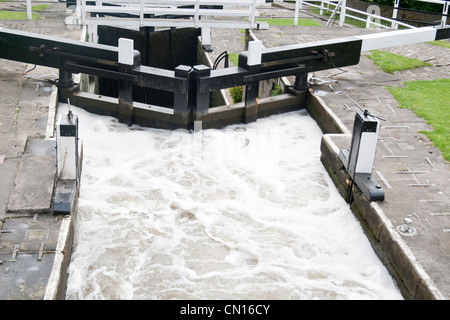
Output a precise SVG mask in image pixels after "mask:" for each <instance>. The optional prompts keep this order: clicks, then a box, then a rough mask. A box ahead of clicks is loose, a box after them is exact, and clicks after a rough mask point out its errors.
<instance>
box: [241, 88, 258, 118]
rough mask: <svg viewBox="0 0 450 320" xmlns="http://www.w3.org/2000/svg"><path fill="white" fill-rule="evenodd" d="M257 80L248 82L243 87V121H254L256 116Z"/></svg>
mask: <svg viewBox="0 0 450 320" xmlns="http://www.w3.org/2000/svg"><path fill="white" fill-rule="evenodd" d="M258 94H259V81H254V82H250V83H249V84H247V85H246V87H245V109H244V110H245V111H244V123H250V122H255V121H256V120H257V118H258Z"/></svg>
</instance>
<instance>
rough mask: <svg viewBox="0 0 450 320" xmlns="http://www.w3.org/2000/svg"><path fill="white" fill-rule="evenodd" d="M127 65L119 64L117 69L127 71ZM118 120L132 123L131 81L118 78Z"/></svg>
mask: <svg viewBox="0 0 450 320" xmlns="http://www.w3.org/2000/svg"><path fill="white" fill-rule="evenodd" d="M128 69H129V66H125V65H123V64H119V71H120V72H125V73H127V71H128ZM118 98H119V110H118V118H119V122H121V123H126V124H128V125H131V124H132V118H133V83H132V82H131V81H128V80H119V97H118Z"/></svg>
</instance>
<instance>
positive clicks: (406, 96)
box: [387, 79, 450, 161]
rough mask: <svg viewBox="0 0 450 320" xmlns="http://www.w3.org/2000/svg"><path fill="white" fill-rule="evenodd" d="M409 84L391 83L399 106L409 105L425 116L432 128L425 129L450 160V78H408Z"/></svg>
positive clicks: (406, 106) (407, 106)
mask: <svg viewBox="0 0 450 320" xmlns="http://www.w3.org/2000/svg"><path fill="white" fill-rule="evenodd" d="M405 85H406V88H398V87H388V88H387V89H388V90H389V91H390V92H391V94H392V95H393V96H394V97H395V99H396V100H397V102H398V103H399V107H400V108H407V109H411V110H412V111H414V113H415V114H417V115H418V116H420V117H422V118H423V119H425V120H426V121H427V122H428V123H429V124H430V125H431V126H432V127H433V128H434V130H433V131H424V132H423V133H424V134H426V135H427V137H429V138H430V140H431V141H432V142H433V144H434V145H435V146H436V147H437V148H439V150H440V151H441V152H442V154H443V156H444V158H445V160H447V161H450V130H449V128H450V103H449V101H450V79H441V80H433V81H408V82H405Z"/></svg>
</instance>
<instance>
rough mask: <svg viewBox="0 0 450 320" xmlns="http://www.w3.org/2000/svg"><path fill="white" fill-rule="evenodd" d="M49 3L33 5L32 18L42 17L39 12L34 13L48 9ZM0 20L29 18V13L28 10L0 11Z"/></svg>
mask: <svg viewBox="0 0 450 320" xmlns="http://www.w3.org/2000/svg"><path fill="white" fill-rule="evenodd" d="M48 7H49V6H48V5H47V4H38V5H34V6H32V7H31V11H32V13H31V18H32V19H33V20H39V19H41V16H40V15H39V13H34V12H33V11H37V12H41V11H43V10H45V9H48ZM0 20H28V15H27V12H26V11H0Z"/></svg>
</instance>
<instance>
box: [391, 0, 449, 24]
mask: <svg viewBox="0 0 450 320" xmlns="http://www.w3.org/2000/svg"><path fill="white" fill-rule="evenodd" d="M416 1H420V2H428V3H437V4H440V5H442V17H441V25H442V26H445V25H446V24H447V15H448V7H449V6H450V5H449V1H442V0H416ZM399 5H400V0H395V2H394V11H393V12H392V19H394V20H395V19H397V15H398V10H399V9H398V8H399ZM392 28H394V29H397V22H395V21H394V22H392Z"/></svg>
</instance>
